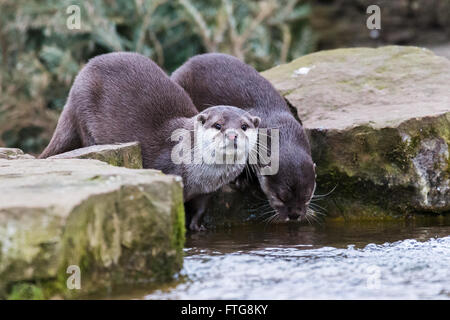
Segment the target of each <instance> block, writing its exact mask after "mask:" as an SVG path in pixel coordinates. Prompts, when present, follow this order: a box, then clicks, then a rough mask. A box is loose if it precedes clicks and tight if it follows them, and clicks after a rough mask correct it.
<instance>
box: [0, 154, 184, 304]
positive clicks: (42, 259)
mask: <svg viewBox="0 0 450 320" xmlns="http://www.w3.org/2000/svg"><path fill="white" fill-rule="evenodd" d="M0 181H1V183H0V279H1V281H0V297H5V296H9V297H11V298H17V297H19V298H20V295H21V293H23V294H25V296H26V297H29V295H32V296H33V295H34V296H36V297H46V298H49V297H52V296H55V295H56V296H57V297H61V296H62V297H74V296H79V295H83V294H87V293H92V292H99V291H101V292H103V291H102V290H108V292H110V290H111V289H114V288H116V287H118V286H123V285H136V284H142V283H149V282H150V283H154V282H163V281H169V280H171V279H172V278H173V275H174V274H175V272H177V271H179V270H180V268H181V266H182V261H183V260H182V259H183V257H182V256H183V251H182V249H183V245H184V208H183V199H182V183H181V178H179V177H176V176H170V175H163V174H162V173H160V172H159V171H156V170H131V169H127V168H118V167H113V166H110V165H108V164H106V163H103V162H100V161H97V160H81V159H42V160H41V159H39V160H30V159H18V160H14V161H11V160H0ZM71 265H74V266H78V267H79V268H80V271H81V290H68V288H67V286H66V281H67V279H68V277H69V276H71V274H68V273H67V269H68V267H69V266H71ZM75 268H76V267H75ZM69 271H70V270H69ZM72 272H73V271H72Z"/></svg>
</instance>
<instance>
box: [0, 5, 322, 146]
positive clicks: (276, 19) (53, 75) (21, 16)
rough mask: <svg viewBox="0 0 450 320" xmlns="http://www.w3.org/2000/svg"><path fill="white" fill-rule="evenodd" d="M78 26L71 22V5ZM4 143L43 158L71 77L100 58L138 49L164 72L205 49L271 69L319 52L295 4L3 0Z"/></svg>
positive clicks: (0, 126)
mask: <svg viewBox="0 0 450 320" xmlns="http://www.w3.org/2000/svg"><path fill="white" fill-rule="evenodd" d="M74 4H75V5H78V6H79V7H80V9H81V29H80V30H69V29H68V28H67V26H66V21H67V18H68V17H69V14H67V13H66V10H67V8H68V7H69V6H70V5H74ZM0 6H1V8H2V10H1V12H0V17H1V19H0V46H1V52H0V61H1V67H0V146H7V147H18V148H21V149H23V150H24V151H26V152H30V153H38V152H40V151H41V150H42V149H43V148H44V147H45V145H46V144H47V143H48V141H49V139H50V138H51V135H52V132H53V130H54V128H55V125H56V121H57V119H58V115H59V113H60V111H61V110H62V108H63V106H64V103H65V100H66V98H67V95H68V92H69V89H70V86H71V84H72V82H73V80H74V77H75V76H76V74H77V73H78V71H79V70H80V69H81V68H82V67H83V65H84V64H85V63H86V62H87V61H88V60H89V59H90V58H91V57H94V56H96V55H99V54H102V53H107V52H112V51H136V52H139V53H142V54H144V55H146V56H148V57H150V58H151V59H153V60H154V61H155V62H157V63H158V64H159V65H160V66H161V67H162V68H163V69H165V70H166V71H167V72H171V71H173V70H174V69H175V68H177V67H178V66H179V65H181V64H182V63H183V62H184V61H186V60H187V59H188V58H189V57H191V56H193V55H195V54H198V53H203V52H212V51H220V52H225V53H230V54H233V55H235V56H237V57H239V58H241V59H243V60H245V61H246V62H248V63H250V64H252V65H253V66H255V67H256V68H257V69H259V70H261V69H266V68H269V67H271V66H273V65H274V64H277V63H280V62H284V61H286V60H289V59H291V58H292V57H296V56H300V55H302V54H305V53H308V52H311V51H313V50H314V46H315V40H314V37H313V35H312V32H311V29H310V28H309V24H308V15H309V11H310V8H309V6H308V5H307V4H304V3H303V2H301V1H299V0H283V1H275V0H267V1H250V0H246V1H237V0H213V1H195V0H178V1H175V0H173V1H171V0H148V1H146V0H134V1H129V0H120V1H112V0H103V1H101V0H93V1H73V0H62V1H57V0H44V1H43V0H26V1H25V0H16V1H8V0H0Z"/></svg>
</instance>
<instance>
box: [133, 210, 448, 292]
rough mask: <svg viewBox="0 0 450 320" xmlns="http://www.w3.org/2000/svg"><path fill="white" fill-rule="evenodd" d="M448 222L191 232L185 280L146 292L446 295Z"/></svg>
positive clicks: (257, 226) (262, 227)
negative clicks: (163, 288)
mask: <svg viewBox="0 0 450 320" xmlns="http://www.w3.org/2000/svg"><path fill="white" fill-rule="evenodd" d="M418 220H419V219H418ZM449 222H450V221H449V219H448V218H442V217H441V219H423V220H419V221H410V222H405V221H401V222H398V221H396V222H379V223H355V222H352V223H335V222H334V223H333V222H327V223H325V224H323V225H322V226H320V225H316V226H308V225H303V226H299V225H295V224H287V225H256V226H247V227H240V228H234V229H229V230H221V231H220V230H218V231H209V232H205V233H198V234H192V235H189V236H188V238H187V243H186V249H185V251H186V258H185V262H184V268H183V271H182V274H184V275H185V276H186V278H187V280H186V281H185V282H184V283H180V284H177V285H174V286H173V287H172V288H169V289H167V290H156V291H153V292H151V293H147V294H146V295H144V298H145V299H322V298H324V299H382V298H385V299H410V298H418V299H430V298H433V299H434V298H437V299H439V298H442V299H448V298H450V268H449V265H450V236H449V235H450V223H449ZM140 297H141V298H142V297H143V296H142V295H140Z"/></svg>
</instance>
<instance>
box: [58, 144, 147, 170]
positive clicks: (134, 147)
mask: <svg viewBox="0 0 450 320" xmlns="http://www.w3.org/2000/svg"><path fill="white" fill-rule="evenodd" d="M49 159H96V160H100V161H103V162H106V163H109V164H110V165H113V166H117V167H125V168H130V169H142V152H141V146H140V144H139V142H129V143H118V144H103V145H95V146H90V147H85V148H80V149H76V150H72V151H69V152H65V153H61V154H58V155H55V156H52V157H49Z"/></svg>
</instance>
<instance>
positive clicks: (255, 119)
mask: <svg viewBox="0 0 450 320" xmlns="http://www.w3.org/2000/svg"><path fill="white" fill-rule="evenodd" d="M252 122H253V125H254V126H255V128H258V127H259V124H260V123H261V118H260V117H253V118H252Z"/></svg>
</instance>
